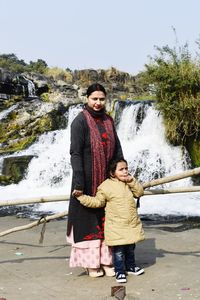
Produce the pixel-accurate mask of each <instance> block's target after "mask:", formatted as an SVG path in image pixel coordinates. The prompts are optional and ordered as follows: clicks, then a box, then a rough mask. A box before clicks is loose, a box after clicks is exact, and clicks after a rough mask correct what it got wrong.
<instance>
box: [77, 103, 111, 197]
mask: <svg viewBox="0 0 200 300" xmlns="http://www.w3.org/2000/svg"><path fill="white" fill-rule="evenodd" d="M83 114H84V116H85V118H86V121H87V124H88V126H89V129H90V143H91V157H92V195H95V194H96V190H97V187H98V185H99V184H100V183H102V181H104V180H105V178H106V171H107V166H108V163H109V161H110V160H111V159H112V157H113V153H114V149H115V134H114V128H113V127H114V124H113V120H112V118H111V117H109V116H108V115H106V114H103V126H104V127H105V131H106V133H107V137H108V139H107V142H106V144H107V145H106V152H104V148H103V144H102V137H101V134H100V132H99V129H98V127H97V124H96V122H95V119H94V117H92V116H91V114H90V113H89V112H88V110H86V109H84V110H83ZM105 153H106V154H105Z"/></svg>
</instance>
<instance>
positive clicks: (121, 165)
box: [114, 161, 128, 181]
mask: <svg viewBox="0 0 200 300" xmlns="http://www.w3.org/2000/svg"><path fill="white" fill-rule="evenodd" d="M114 177H115V178H117V179H119V180H120V181H127V178H128V166H127V164H126V163H125V162H124V161H121V162H118V163H117V167H116V170H115V173H114Z"/></svg>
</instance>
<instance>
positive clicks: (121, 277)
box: [116, 273, 126, 283]
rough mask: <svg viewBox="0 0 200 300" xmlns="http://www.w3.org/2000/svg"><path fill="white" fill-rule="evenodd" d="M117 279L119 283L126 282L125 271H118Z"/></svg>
mask: <svg viewBox="0 0 200 300" xmlns="http://www.w3.org/2000/svg"><path fill="white" fill-rule="evenodd" d="M116 281H117V282H119V283H125V282H126V275H125V274H124V273H116Z"/></svg>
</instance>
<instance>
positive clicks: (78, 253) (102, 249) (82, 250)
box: [67, 229, 112, 269]
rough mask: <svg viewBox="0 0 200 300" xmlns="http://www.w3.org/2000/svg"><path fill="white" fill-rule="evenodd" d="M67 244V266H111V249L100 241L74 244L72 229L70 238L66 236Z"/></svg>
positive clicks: (95, 267)
mask: <svg viewBox="0 0 200 300" xmlns="http://www.w3.org/2000/svg"><path fill="white" fill-rule="evenodd" d="M67 242H69V243H70V244H71V245H72V247H71V254H70V259H69V266H70V267H71V268H74V267H83V268H94V269H97V268H100V266H101V265H105V266H111V265H112V251H111V247H108V246H106V245H105V242H104V241H102V240H92V241H83V242H79V243H74V238H73V229H72V230H71V233H70V236H69V237H68V236H67Z"/></svg>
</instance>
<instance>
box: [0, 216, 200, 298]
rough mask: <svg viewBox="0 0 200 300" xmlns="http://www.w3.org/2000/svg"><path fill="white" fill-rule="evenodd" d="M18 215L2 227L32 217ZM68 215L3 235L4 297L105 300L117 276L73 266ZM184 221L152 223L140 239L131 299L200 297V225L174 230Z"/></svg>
mask: <svg viewBox="0 0 200 300" xmlns="http://www.w3.org/2000/svg"><path fill="white" fill-rule="evenodd" d="M30 222H31V221H30V220H28V219H20V218H16V217H14V216H11V217H1V218H0V232H3V231H4V230H7V229H10V228H13V227H15V226H20V225H25V224H28V223H30ZM66 222H67V221H66V220H59V221H51V222H49V223H47V225H46V231H45V235H44V241H43V244H39V239H40V233H41V229H42V225H40V226H37V227H34V228H32V229H29V230H24V231H20V232H16V233H12V234H9V235H6V236H3V237H0V300H2V299H6V300H19V299H20V300H41V299H42V300H43V299H45V300H50V299H57V300H63V299H70V300H75V299H76V300H77V299H81V300H86V299H87V300H90V299H91V300H93V299H95V300H105V299H116V297H114V296H113V297H112V296H111V288H112V287H113V286H116V285H119V284H117V283H116V281H115V278H113V277H112V278H110V277H105V276H104V277H101V278H90V277H88V276H87V275H86V273H85V272H84V270H83V269H82V268H76V269H70V268H69V265H68V264H69V255H70V245H68V244H67V243H66V238H65V232H66ZM178 225H180V224H170V225H169V224H168V225H164V224H162V225H146V226H145V228H144V229H145V233H146V240H145V241H144V242H141V243H140V244H138V245H137V248H136V259H137V264H138V265H140V266H142V267H143V268H144V269H145V274H143V275H141V276H134V275H132V276H131V275H129V276H128V282H127V283H126V284H123V286H125V289H126V296H125V298H124V299H125V300H128V299H129V300H157V299H159V300H165V299H166V300H176V299H181V300H189V299H190V300H195V299H200V271H199V269H200V229H191V230H187V231H182V232H171V231H170V230H166V229H167V227H176V226H178Z"/></svg>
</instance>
